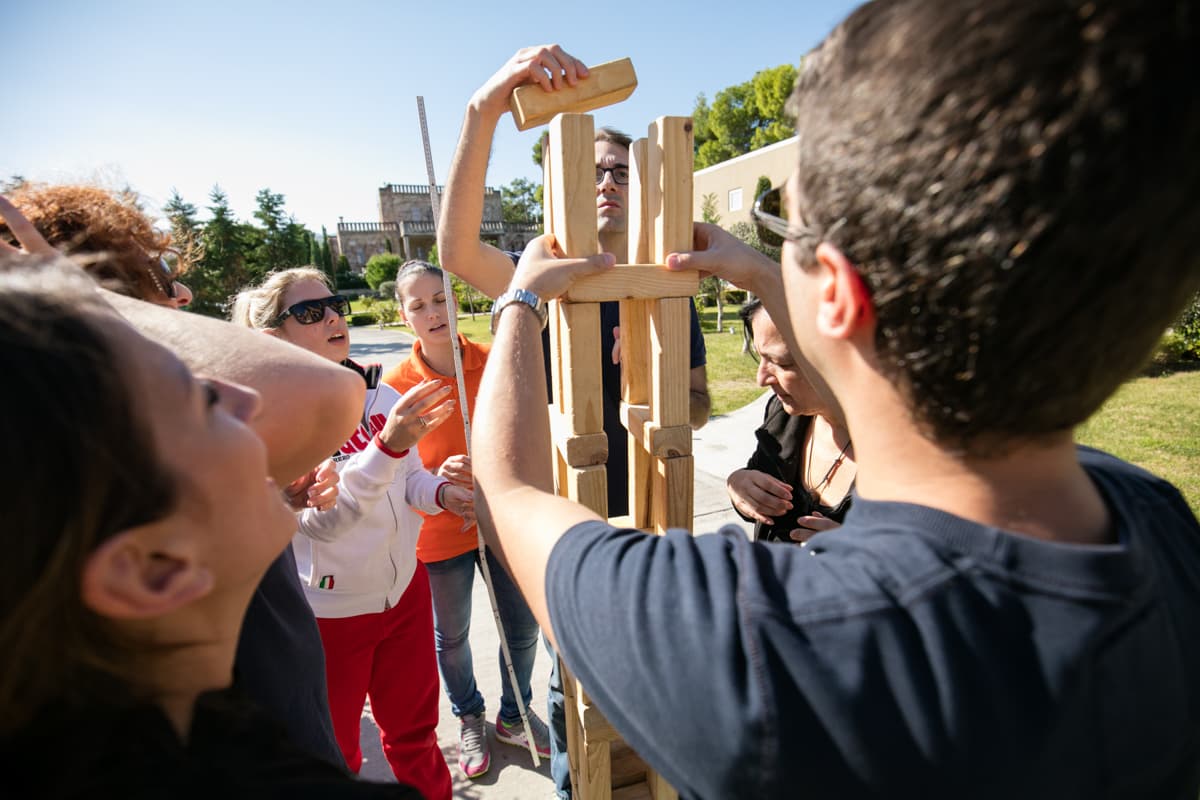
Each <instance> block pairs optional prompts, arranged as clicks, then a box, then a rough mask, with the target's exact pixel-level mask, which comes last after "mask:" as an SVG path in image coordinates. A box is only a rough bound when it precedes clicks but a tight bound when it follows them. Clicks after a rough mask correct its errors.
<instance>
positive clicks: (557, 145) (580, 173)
mask: <svg viewBox="0 0 1200 800" xmlns="http://www.w3.org/2000/svg"><path fill="white" fill-rule="evenodd" d="M539 91H540V89H539ZM595 135H596V127H595V125H594V124H593V123H592V118H591V116H589V115H588V114H559V115H558V116H557V117H555V118H554V119H553V121H551V123H550V141H549V142H548V144H547V147H546V148H545V149H548V150H549V151H550V158H551V163H552V164H554V165H555V167H554V169H553V170H551V171H550V173H549V175H548V176H547V178H548V180H547V183H549V184H550V186H551V190H550V191H551V195H552V197H553V198H554V208H553V209H552V210H553V213H554V224H553V228H552V230H553V231H554V238H555V239H557V240H558V246H559V247H561V248H562V250H563V252H564V253H565V254H566V255H568V256H591V255H595V254H596V253H599V252H600V240H599V238H598V235H597V233H596V192H595V186H596V143H595ZM582 187H588V188H587V191H581V188H582Z"/></svg>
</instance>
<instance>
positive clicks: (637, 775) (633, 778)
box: [608, 742, 647, 790]
mask: <svg viewBox="0 0 1200 800" xmlns="http://www.w3.org/2000/svg"><path fill="white" fill-rule="evenodd" d="M608 752H609V758H610V760H611V761H612V786H613V789H614V790H616V789H620V788H621V787H623V786H632V785H633V784H635V783H645V781H646V772H647V769H646V762H645V761H643V760H642V758H641V756H639V755H638V754H637V753H635V752H633V748H632V747H630V746H629V745H627V744H625V743H624V742H613V743H612V744H611V745H609V750H608Z"/></svg>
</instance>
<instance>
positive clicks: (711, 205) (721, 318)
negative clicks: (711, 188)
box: [700, 192, 725, 331]
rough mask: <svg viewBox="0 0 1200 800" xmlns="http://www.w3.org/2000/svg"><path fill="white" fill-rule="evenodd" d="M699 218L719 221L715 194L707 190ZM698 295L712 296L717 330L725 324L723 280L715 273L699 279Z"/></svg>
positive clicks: (717, 222)
mask: <svg viewBox="0 0 1200 800" xmlns="http://www.w3.org/2000/svg"><path fill="white" fill-rule="evenodd" d="M700 219H701V220H702V221H704V222H708V223H710V224H712V225H719V224H720V223H721V215H720V214H718V213H717V195H716V193H715V192H709V193H708V194H706V195H704V196H703V197H701V198H700ZM700 296H701V297H709V298H712V301H713V304H714V305H715V306H716V307H717V330H718V331H719V330H721V329H722V328H723V327H724V325H725V309H724V305H725V281H723V280H721V279H720V278H718V277H717V276H716V275H709V276H708V277H707V278H704V279H703V280H701V281H700Z"/></svg>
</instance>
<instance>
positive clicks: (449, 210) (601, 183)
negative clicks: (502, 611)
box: [438, 45, 711, 798]
mask: <svg viewBox="0 0 1200 800" xmlns="http://www.w3.org/2000/svg"><path fill="white" fill-rule="evenodd" d="M586 70H587V68H586V67H585V66H584V65H583V64H582V62H580V61H578V60H577V59H575V58H574V57H573V56H571V55H570V54H568V53H566V52H565V51H563V49H562V48H561V47H559V46H558V45H548V46H543V47H529V48H525V49H522V50H520V51H518V52H517V53H516V54H515V55H514V56H513V57H512V58H511V59H509V60H508V62H506V63H505V64H504V66H502V67H501V68H500V70H499V71H497V72H496V73H495V74H494V75H493V76H492V77H491V78H490V79H489V80H488V82H487V83H485V84H484V85H483V86H482V87H480V88H479V89H478V90H477V91H476V92H475V94H474V96H472V98H471V101H470V103H469V104H468V105H467V113H466V117H465V119H464V120H463V127H462V132H461V134H460V136H459V141H458V148H457V150H456V151H455V154H454V161H453V163H452V164H451V167H450V174H449V176H448V177H447V179H446V189H445V195H444V197H443V198H442V214H441V219H440V221H439V225H438V252H439V255H440V258H441V263H442V266H444V267H445V268H446V269H448V270H449V271H450V272H452V273H454V274H456V275H458V276H459V277H460V278H463V279H464V280H466V281H467V282H468V283H470V284H471V285H473V286H475V287H476V288H478V289H479V290H480V291H483V292H484V293H486V294H487V295H488V296H489V297H492V298H497V297H499V296H500V295H501V294H502V293H503V291H504V290H505V289H506V288H507V287H508V284H509V281H510V280H511V278H512V275H513V268H514V266H515V261H516V259H517V257H518V254H510V253H505V252H503V251H501V250H499V249H497V248H495V247H493V246H491V245H490V244H488V243H486V242H483V241H480V239H479V226H480V221H481V220H482V216H483V191H484V181H485V176H486V173H487V163H488V156H489V154H490V150H491V144H492V137H493V135H494V134H495V131H496V124H497V123H498V122H499V120H500V118H501V117H502V116H503V115H504V114H505V113H507V112H508V108H509V106H508V101H509V97H510V96H511V95H512V92H513V90H514V89H515V88H516V87H518V86H520V85H522V84H525V83H531V82H535V83H540V84H541V85H542V86H543V87H544V88H546V89H549V90H553V89H556V88H559V87H561V86H562V85H564V82H574V81H575V80H576V77H577V76H582V75H583V74H585V73H586ZM630 143H631V140H630V137H629V136H627V135H626V134H624V133H621V132H620V131H617V130H614V129H612V128H600V129H598V130H597V131H596V143H595V150H596V228H597V233H598V235H599V241H600V249H601V250H603V251H604V252H606V253H613V254H614V255H615V256H616V258H617V260H618V261H620V262H625V261H626V260H627V253H628V229H629V228H628V209H629V145H630ZM619 324H620V310H619V305H618V304H617V303H601V304H600V337H601V349H602V351H603V353H604V357H603V358H602V359H601V380H602V385H603V398H602V401H603V408H604V417H603V418H604V432H605V434H606V436H607V439H608V463H607V467H608V513H609V515H610V516H619V515H622V514H625V513H627V511H628V494H629V488H628V485H629V467H628V440H627V438H626V432H625V429H624V427H623V426H622V424H621V419H620V406H621V369H620V365H619V363H618V359H617V350H616V338H617V334H616V329H617V327H618V325H619ZM690 336H691V356H690V359H691V360H690V363H689V366H690V368H691V371H690V374H689V385H688V401H689V403H688V405H689V422H690V424H691V426H692V428H693V429H699V428H700V427H702V426H703V425H704V424H705V423H706V422H707V421H708V415H709V410H710V407H711V401H710V398H709V394H708V379H707V375H706V369H705V364H706V352H705V346H704V336H703V334H702V333H701V330H700V320H699V317H698V316H697V314H696V307H695V304H694V303H692V304H690ZM545 341H546V342H548V341H549V340H548V338H547V339H546V340H545ZM543 352H544V361H543V368H544V374H545V378H546V381H547V384H548V382H549V380H550V362H549V352H548V346H547V347H546V348H545V349H544V351H543ZM610 354H611V358H610V357H609V355H610ZM547 391H549V388H548V387H547ZM549 711H550V732H551V745H552V747H551V772H552V774H553V776H554V781H555V786H556V789H557V791H558V795H559V797H560V798H569V797H570V796H571V784H570V775H569V769H568V766H567V756H566V727H565V725H566V722H565V712H564V709H563V697H562V687H561V680H560V676H559V674H558V669H557V660H556V661H555V669H554V672H553V673H552V675H551V681H550V691H549ZM463 719H464V725H465V724H468V723H467V716H464V717H463ZM475 742H482V743H483V747H482V749H481V748H479V747H474V746H472V744H473V743H475ZM487 757H488V754H487V750H486V739H485V738H484V737H481V736H468V737H461V736H460V752H459V763H460V765H461V766H462V768H463V771H464V772H465V773H466V774H468V775H471V774H472V773H473V772H474V770H475V768H476V767H475V765H477V764H482V763H485V762H486V760H487Z"/></svg>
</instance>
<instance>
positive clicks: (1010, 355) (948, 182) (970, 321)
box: [785, 0, 1200, 453]
mask: <svg viewBox="0 0 1200 800" xmlns="http://www.w3.org/2000/svg"><path fill="white" fill-rule="evenodd" d="M1198 31H1200V12H1198V9H1197V7H1196V4H1195V3H1193V2H1191V1H1190V0H1110V1H1106V0H1056V1H1055V2H1049V0H1046V1H1044V2H1043V1H1042V0H877V2H874V3H870V4H868V5H865V6H863V7H862V8H860V9H858V10H857V11H856V12H854V14H852V15H851V16H850V17H849V18H848V19H847V20H846V21H845V22H844V23H843V24H842V25H841V26H840V27H839V28H838V29H837V30H835V31H834V32H833V33H832V34H831V35H830V37H829V39H828V40H827V41H826V42H825V43H824V44H823V45H822V46H821V47H820V48H819V49H818V50H817V51H816V52H814V53H813V54H811V55H810V56H809V57H808V58H807V59H806V60H805V62H804V65H803V70H802V72H801V76H800V79H799V81H798V83H797V88H796V92H795V95H794V97H793V100H792V111H793V113H794V114H795V115H796V121H797V131H798V133H799V135H800V164H799V167H800V169H799V175H800V182H801V188H800V208H801V210H802V214H803V217H804V220H803V221H804V222H805V223H806V224H809V225H810V226H812V227H814V228H815V229H816V230H817V232H818V233H819V234H820V235H821V236H822V237H824V239H825V240H827V241H830V242H832V243H834V244H835V245H837V246H838V247H839V248H841V249H842V250H843V251H844V252H845V253H846V255H847V256H848V257H849V258H850V260H851V261H852V262H854V263H855V264H856V265H857V266H858V268H859V270H860V271H861V273H862V275H863V277H864V279H865V281H866V283H867V285H868V287H869V288H870V291H871V294H872V298H873V301H874V303H875V307H876V316H877V320H878V328H877V331H876V336H875V345H876V350H877V355H878V362H879V369H880V371H881V372H882V373H883V374H884V375H886V376H887V377H888V378H890V379H891V380H893V381H894V382H895V383H896V385H898V386H900V387H901V390H902V391H903V392H904V393H905V395H906V399H907V400H908V402H909V405H910V407H911V409H912V411H913V414H914V417H915V419H916V420H917V422H918V424H919V425H920V426H921V427H922V429H923V430H924V432H925V433H926V435H928V436H930V437H932V438H933V439H934V440H936V441H938V442H939V443H941V444H943V445H945V446H948V447H952V448H956V449H959V448H961V449H963V450H965V451H968V452H973V453H986V452H989V451H992V450H996V449H998V448H1002V447H1003V444H1004V443H1005V442H1006V441H1011V440H1013V439H1014V438H1015V437H1036V436H1041V435H1044V434H1047V433H1051V432H1055V431H1062V430H1065V429H1068V428H1070V427H1072V426H1074V425H1076V424H1078V423H1079V422H1081V421H1082V420H1084V419H1086V418H1087V417H1088V416H1089V415H1090V414H1091V413H1092V412H1093V411H1095V410H1096V409H1097V408H1098V407H1099V405H1100V404H1101V403H1102V402H1103V401H1104V399H1105V398H1106V397H1107V396H1108V395H1109V394H1111V393H1112V392H1113V391H1114V390H1115V388H1116V387H1117V386H1118V385H1119V383H1120V382H1121V381H1123V380H1124V379H1125V378H1127V377H1128V376H1129V375H1130V374H1131V373H1132V372H1133V371H1134V370H1135V369H1137V367H1138V366H1139V365H1140V364H1141V363H1142V362H1143V361H1144V359H1145V358H1146V356H1147V354H1148V352H1149V351H1150V350H1151V348H1152V347H1153V345H1154V343H1155V342H1156V341H1157V339H1158V337H1159V336H1160V335H1161V333H1162V331H1163V329H1164V328H1165V327H1166V326H1167V325H1168V324H1169V323H1170V322H1171V320H1172V319H1173V317H1174V315H1175V314H1177V313H1178V311H1179V309H1180V308H1181V306H1182V305H1183V303H1184V302H1185V300H1186V299H1187V298H1188V297H1190V295H1191V294H1192V293H1193V292H1194V291H1195V290H1196V289H1197V286H1198V285H1200V248H1198V247H1197V246H1196V242H1195V231H1196V230H1200V202H1197V198H1198V197H1200V158H1196V156H1195V146H1196V143H1197V142H1200V87H1198V85H1197V83H1196V76H1197V75H1200V42H1198V41H1197V39H1198V36H1197V33H1198ZM839 223H840V224H839ZM804 244H805V245H808V244H809V243H808V242H805V243H804ZM811 244H813V245H815V241H813V242H812V243H811ZM802 256H803V258H804V259H805V263H806V264H807V263H811V256H812V254H811V252H802ZM785 268H786V266H785Z"/></svg>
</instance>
